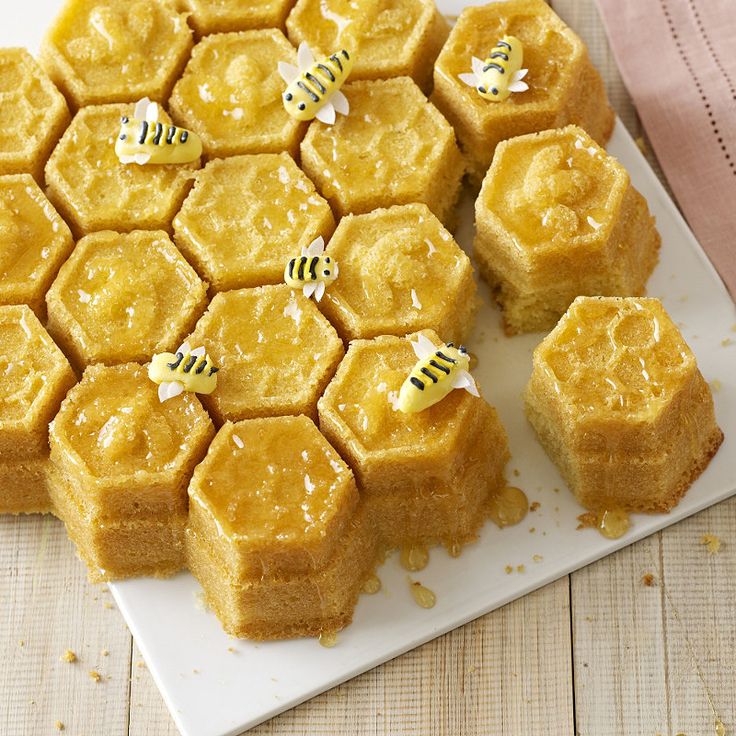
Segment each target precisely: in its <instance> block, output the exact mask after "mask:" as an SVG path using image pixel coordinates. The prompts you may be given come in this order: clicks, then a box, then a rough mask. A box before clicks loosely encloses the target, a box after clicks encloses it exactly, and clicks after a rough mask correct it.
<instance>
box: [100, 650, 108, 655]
mask: <svg viewBox="0 0 736 736" xmlns="http://www.w3.org/2000/svg"><path fill="white" fill-rule="evenodd" d="M100 654H101V655H102V656H103V657H109V656H110V650H109V649H103V650H102V651H101V652H100Z"/></svg>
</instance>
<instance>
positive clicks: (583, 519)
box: [576, 511, 598, 529]
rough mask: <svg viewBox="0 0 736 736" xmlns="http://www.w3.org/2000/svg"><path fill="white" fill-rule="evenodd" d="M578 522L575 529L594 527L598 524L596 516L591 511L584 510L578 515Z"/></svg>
mask: <svg viewBox="0 0 736 736" xmlns="http://www.w3.org/2000/svg"><path fill="white" fill-rule="evenodd" d="M578 521H579V522H580V523H579V524H578V525H577V527H576V529H595V528H596V527H597V526H598V518H597V517H596V515H595V513H594V512H592V511H586V512H585V513H584V514H580V516H578Z"/></svg>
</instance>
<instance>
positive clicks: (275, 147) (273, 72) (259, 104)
mask: <svg viewBox="0 0 736 736" xmlns="http://www.w3.org/2000/svg"><path fill="white" fill-rule="evenodd" d="M279 61H285V62H289V63H291V64H295V63H296V51H295V49H294V47H293V46H292V45H291V44H290V43H289V42H288V41H287V40H286V37H285V36H284V34H283V33H281V31H279V30H277V29H275V28H270V29H267V30H260V31H243V32H242V33H219V34H214V35H212V36H207V37H205V38H204V39H202V40H201V41H200V42H199V43H198V44H197V45H196V46H195V47H194V51H193V52H192V58H191V60H190V61H189V63H188V64H187V67H186V69H185V70H184V76H183V77H182V78H181V79H180V80H179V81H178V82H177V83H176V86H175V87H174V91H173V92H172V94H171V99H170V100H169V108H170V110H171V114H172V116H173V117H174V119H175V120H176V121H177V122H178V123H179V124H181V125H185V126H186V127H188V128H191V129H192V130H194V131H195V132H196V133H198V134H199V136H200V138H201V139H202V144H203V146H204V150H205V152H206V154H207V155H208V156H209V157H215V156H217V157H221V158H224V157H225V156H234V155H236V154H239V153H278V152H279V151H288V152H289V153H291V154H292V156H295V155H296V152H297V149H298V147H299V141H300V140H301V138H302V136H303V135H304V129H305V124H304V123H301V122H299V121H298V120H295V119H294V118H292V117H291V116H290V115H289V114H288V113H287V112H286V110H284V106H283V103H282V100H281V93H282V92H283V88H284V83H283V81H282V80H281V77H280V76H279V73H278V68H277V66H278V62H279Z"/></svg>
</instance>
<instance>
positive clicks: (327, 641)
mask: <svg viewBox="0 0 736 736" xmlns="http://www.w3.org/2000/svg"><path fill="white" fill-rule="evenodd" d="M319 643H320V646H323V647H325V648H326V649H332V647H334V646H335V644H337V631H323V632H322V633H321V634H320V635H319Z"/></svg>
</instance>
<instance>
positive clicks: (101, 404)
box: [50, 363, 214, 581]
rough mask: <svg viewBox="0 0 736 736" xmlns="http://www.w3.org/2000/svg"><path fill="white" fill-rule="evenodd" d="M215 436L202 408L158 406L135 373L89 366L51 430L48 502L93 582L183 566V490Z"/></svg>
mask: <svg viewBox="0 0 736 736" xmlns="http://www.w3.org/2000/svg"><path fill="white" fill-rule="evenodd" d="M213 436H214V427H213V426H212V421H211V420H210V418H209V417H208V416H207V413H206V412H205V410H204V409H203V408H202V406H201V404H200V403H199V401H198V399H197V398H196V397H195V396H194V394H191V393H184V394H182V395H180V396H177V397H175V398H174V399H172V400H171V401H166V402H165V403H161V402H160V401H159V398H158V395H157V389H156V384H154V383H153V382H152V381H150V380H149V378H148V376H147V374H146V369H145V368H144V367H143V366H140V365H137V364H135V363H128V364H126V365H120V366H114V367H105V366H101V365H94V366H91V367H89V368H87V370H86V371H85V373H84V376H83V377H82V381H81V383H79V384H78V385H77V386H75V388H74V389H73V390H72V391H70V392H69V394H68V396H67V398H66V399H65V400H64V402H63V404H62V406H61V409H60V410H59V413H58V414H57V416H56V418H55V419H54V421H53V422H52V424H51V430H50V439H51V461H52V472H51V488H50V491H51V496H52V498H53V501H54V504H55V507H56V510H57V514H58V515H59V516H60V517H61V518H62V519H63V520H64V523H65V524H66V528H67V532H68V534H69V536H70V537H71V539H72V541H73V542H74V544H75V545H76V547H77V550H78V552H79V555H80V556H81V558H82V559H83V560H84V562H85V563H86V564H87V567H88V568H89V576H90V579H91V580H93V581H100V580H115V579H119V578H125V577H132V576H137V575H156V576H165V575H171V574H173V573H174V572H176V571H177V570H179V569H181V568H182V567H183V566H184V527H185V524H186V520H187V490H186V489H187V485H188V483H189V479H190V477H191V474H192V470H193V468H194V466H195V465H196V464H197V463H198V462H199V461H200V460H201V459H202V457H203V456H204V454H205V452H206V450H207V447H208V445H209V443H210V441H211V439H212V437H213Z"/></svg>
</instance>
